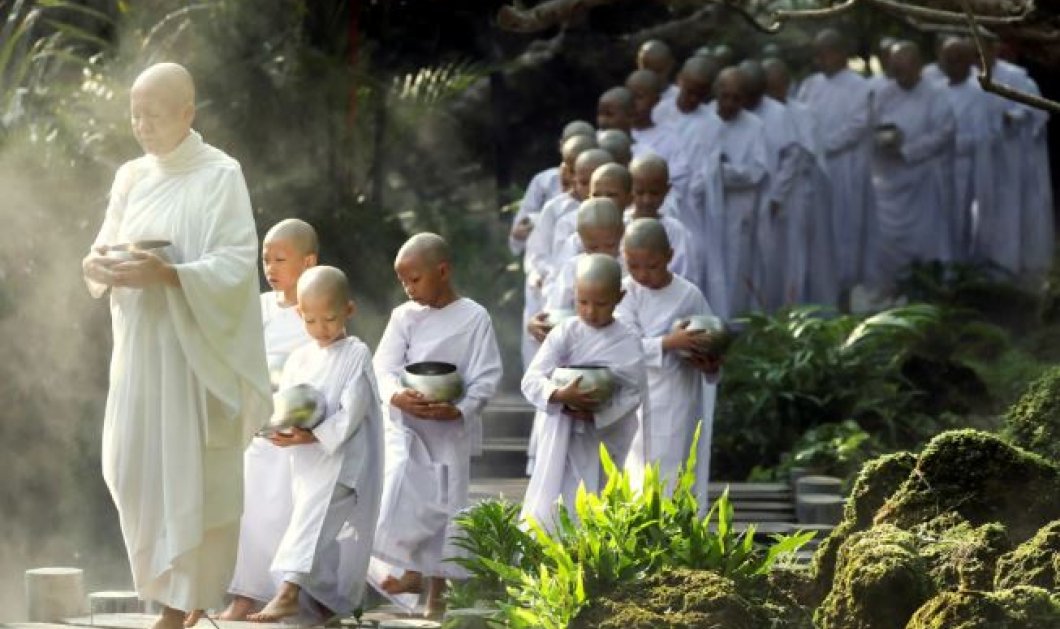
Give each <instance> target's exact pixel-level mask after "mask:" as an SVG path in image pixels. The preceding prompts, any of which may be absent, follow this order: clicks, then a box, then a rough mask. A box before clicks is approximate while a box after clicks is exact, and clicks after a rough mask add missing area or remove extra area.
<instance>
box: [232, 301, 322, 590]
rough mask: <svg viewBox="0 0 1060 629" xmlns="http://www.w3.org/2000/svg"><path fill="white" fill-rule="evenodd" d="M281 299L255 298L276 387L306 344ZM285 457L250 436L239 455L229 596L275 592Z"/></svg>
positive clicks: (286, 491) (287, 475)
mask: <svg viewBox="0 0 1060 629" xmlns="http://www.w3.org/2000/svg"><path fill="white" fill-rule="evenodd" d="M281 295H282V293H277V292H275V291H270V292H267V293H263V294H262V295H261V318H262V322H263V323H264V324H265V355H266V357H267V360H268V363H269V373H270V376H271V377H272V380H273V385H274V386H277V387H278V386H279V385H280V376H281V375H283V366H284V364H285V363H286V362H287V358H288V356H290V355H291V352H293V351H294V350H295V349H297V348H298V347H299V346H301V345H305V344H306V343H309V342H311V341H312V338H311V337H310V336H309V333H308V332H306V329H305V323H303V322H302V318H301V317H300V316H298V312H297V310H296V308H295V307H294V306H286V307H285V306H281V305H280V303H279V299H278V297H279V296H281ZM290 459H291V457H290V453H288V452H287V451H286V450H285V449H284V448H280V447H278V446H274V445H272V443H271V442H269V440H268V439H265V438H263V437H255V438H254V439H253V440H252V441H251V442H250V445H249V446H247V449H246V451H245V452H244V453H243V491H244V496H243V518H242V520H241V521H240V525H239V553H238V555H237V557H236V569H235V574H233V575H232V583H231V585H229V586H228V592H229V593H230V594H238V595H240V596H246V597H247V598H252V599H254V600H256V601H261V602H267V601H270V600H272V597H274V596H276V592H277V591H278V590H279V588H280V584H281V583H282V581H283V578H282V575H276V574H273V573H271V572H269V566H270V565H271V564H272V558H273V556H275V554H276V548H277V547H279V545H280V539H282V538H283V533H284V531H285V530H287V524H288V523H289V522H290V520H291V461H290Z"/></svg>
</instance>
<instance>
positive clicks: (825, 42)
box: [813, 28, 846, 54]
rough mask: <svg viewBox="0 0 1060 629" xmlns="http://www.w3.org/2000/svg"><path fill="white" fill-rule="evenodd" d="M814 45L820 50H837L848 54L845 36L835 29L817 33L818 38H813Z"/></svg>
mask: <svg viewBox="0 0 1060 629" xmlns="http://www.w3.org/2000/svg"><path fill="white" fill-rule="evenodd" d="M813 45H814V46H815V47H816V48H817V49H818V50H837V51H839V52H842V53H843V54H846V42H844V41H843V36H842V35H840V34H839V31H837V30H835V29H834V28H826V29H824V30H823V31H821V32H820V33H817V37H814V38H813Z"/></svg>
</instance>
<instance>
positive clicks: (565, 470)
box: [522, 254, 647, 528]
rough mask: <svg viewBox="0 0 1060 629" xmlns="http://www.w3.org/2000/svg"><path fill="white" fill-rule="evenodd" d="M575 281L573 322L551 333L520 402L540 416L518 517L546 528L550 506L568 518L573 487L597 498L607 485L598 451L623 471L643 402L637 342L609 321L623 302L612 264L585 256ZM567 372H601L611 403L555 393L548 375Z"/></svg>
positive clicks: (570, 389) (572, 389)
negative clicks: (610, 386) (577, 368)
mask: <svg viewBox="0 0 1060 629" xmlns="http://www.w3.org/2000/svg"><path fill="white" fill-rule="evenodd" d="M576 277H577V288H576V295H577V297H576V301H577V312H578V316H577V317H571V318H570V319H567V320H566V321H564V322H562V323H560V324H559V325H558V326H556V328H555V329H554V330H552V332H551V333H550V334H549V335H548V338H546V339H545V342H544V344H543V345H542V346H541V350H540V351H539V352H538V353H537V355H536V356H535V357H534V360H533V362H532V363H530V367H529V369H527V371H526V374H525V375H524V376H523V380H522V391H523V395H525V396H526V399H527V400H528V401H529V402H530V403H531V404H533V405H534V407H535V408H537V409H538V411H540V412H542V413H544V414H545V419H544V422H543V424H542V426H541V434H540V441H539V445H538V461H537V464H536V465H535V466H534V471H533V474H532V475H531V477H530V485H529V486H528V487H527V490H526V498H525V500H524V502H523V511H522V516H523V517H524V518H525V517H532V518H533V519H535V520H536V521H537V522H539V523H541V524H542V526H545V527H546V528H549V527H551V525H552V524H553V522H554V520H553V518H554V516H555V507H556V503H557V501H559V500H562V502H563V504H564V505H566V507H567V508H568V509H569V510H571V511H573V507H574V498H575V496H576V494H577V491H578V487H579V485H582V484H584V485H585V489H586V491H589V492H598V491H600V489H601V488H602V487H603V486H604V484H605V483H606V482H607V479H606V478H605V477H604V474H603V470H602V469H601V466H600V445H601V444H603V445H604V446H605V447H606V448H607V450H608V453H609V455H610V456H611V458H612V459H613V460H614V462H615V464H616V465H617V466H619V467H620V468H621V467H622V466H623V465H624V464H625V462H626V456H627V454H628V453H629V448H630V445H631V444H632V441H633V436H634V434H635V433H636V430H637V407H638V406H640V405H641V404H642V402H643V401H644V400H645V399H646V397H647V387H646V382H645V373H644V358H643V356H642V354H641V348H640V339H639V338H637V336H636V334H635V333H634V332H633V331H632V330H630V329H629V328H628V327H627V326H626V325H624V324H622V323H620V322H618V321H616V320H615V318H614V309H615V306H616V305H617V304H618V302H619V301H620V300H621V299H622V290H621V283H622V270H621V267H620V265H619V263H618V261H617V260H615V259H614V258H613V257H611V256H608V255H606V254H588V255H586V256H583V257H582V259H581V261H580V262H579V264H578V269H577V272H576ZM570 365H595V366H602V367H607V368H608V370H609V371H610V372H611V375H612V377H613V379H614V390H613V393H612V394H611V396H610V397H609V398H608V399H607V400H605V401H600V400H598V399H597V398H596V397H594V394H595V392H594V391H579V390H578V387H579V384H580V383H579V382H577V381H574V382H571V383H570V384H568V385H566V386H564V387H558V386H556V385H555V384H554V383H553V382H552V380H551V377H552V374H553V372H554V371H555V369H556V368H557V367H563V366H570ZM576 409H577V410H576Z"/></svg>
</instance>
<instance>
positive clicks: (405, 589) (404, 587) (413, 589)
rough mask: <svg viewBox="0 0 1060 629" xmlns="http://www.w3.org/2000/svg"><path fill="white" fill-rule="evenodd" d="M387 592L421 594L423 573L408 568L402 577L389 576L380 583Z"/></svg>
mask: <svg viewBox="0 0 1060 629" xmlns="http://www.w3.org/2000/svg"><path fill="white" fill-rule="evenodd" d="M379 587H380V588H381V589H382V590H383V591H384V592H386V593H387V594H419V593H420V592H422V591H423V574H422V573H419V572H416V571H414V570H406V571H405V574H403V575H401V578H398V579H395V578H394V577H387V578H386V579H383V582H382V583H380V584H379Z"/></svg>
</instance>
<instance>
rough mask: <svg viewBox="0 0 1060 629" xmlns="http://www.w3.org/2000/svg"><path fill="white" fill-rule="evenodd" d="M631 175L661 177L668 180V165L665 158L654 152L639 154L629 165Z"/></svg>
mask: <svg viewBox="0 0 1060 629" xmlns="http://www.w3.org/2000/svg"><path fill="white" fill-rule="evenodd" d="M629 172H630V175H631V176H632V177H662V178H663V179H665V180H666V181H669V180H670V166H669V165H668V164H667V163H666V160H665V159H663V158H662V157H659V156H658V155H656V154H655V153H647V154H645V155H641V156H640V157H638V158H637V159H635V160H633V162H632V163H631V164H630V165H629Z"/></svg>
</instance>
